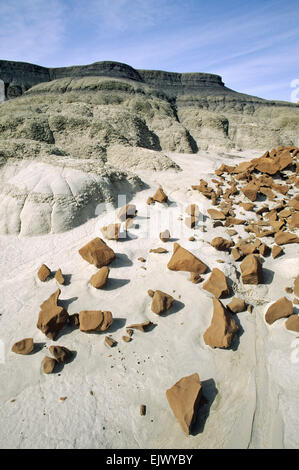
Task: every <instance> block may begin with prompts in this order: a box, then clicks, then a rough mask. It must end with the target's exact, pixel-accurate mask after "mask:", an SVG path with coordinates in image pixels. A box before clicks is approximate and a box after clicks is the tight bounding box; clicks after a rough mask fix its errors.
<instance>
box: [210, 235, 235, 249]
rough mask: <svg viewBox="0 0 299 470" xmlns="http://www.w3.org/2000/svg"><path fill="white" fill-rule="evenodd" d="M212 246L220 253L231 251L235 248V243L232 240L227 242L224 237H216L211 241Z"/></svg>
mask: <svg viewBox="0 0 299 470" xmlns="http://www.w3.org/2000/svg"><path fill="white" fill-rule="evenodd" d="M211 245H212V246H213V247H214V248H215V249H216V250H218V251H230V249H231V248H232V247H233V246H234V242H233V241H232V240H226V239H225V238H222V237H215V238H213V240H212V241H211Z"/></svg>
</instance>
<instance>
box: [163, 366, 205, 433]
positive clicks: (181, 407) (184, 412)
mask: <svg viewBox="0 0 299 470" xmlns="http://www.w3.org/2000/svg"><path fill="white" fill-rule="evenodd" d="M201 395H202V385H201V382H200V379H199V375H198V374H196V373H195V374H192V375H189V376H187V377H183V378H182V379H180V380H179V381H178V382H176V383H175V384H174V385H173V386H172V387H171V388H169V389H168V390H166V397H167V400H168V403H169V405H170V407H171V409H172V412H173V414H174V416H175V417H176V419H177V420H178V422H179V424H180V426H181V428H182V429H183V431H184V433H185V434H187V435H189V434H190V431H191V428H192V425H193V423H194V422H195V420H196V416H197V413H198V409H199V405H200V399H201Z"/></svg>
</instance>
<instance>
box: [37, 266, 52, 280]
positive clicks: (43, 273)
mask: <svg viewBox="0 0 299 470" xmlns="http://www.w3.org/2000/svg"><path fill="white" fill-rule="evenodd" d="M50 274H51V271H50V269H49V268H48V266H46V265H45V264H42V265H41V267H40V268H39V270H38V272H37V276H38V278H39V280H40V281H42V282H45V281H46V280H47V279H48V277H49V276H50Z"/></svg>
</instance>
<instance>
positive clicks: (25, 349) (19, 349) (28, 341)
mask: <svg viewBox="0 0 299 470" xmlns="http://www.w3.org/2000/svg"><path fill="white" fill-rule="evenodd" d="M33 349H34V342H33V338H24V339H21V340H20V341H17V342H16V343H15V344H14V345H13V346H12V348H11V350H12V352H14V353H16V354H23V355H26V354H30V353H31V352H32V351H33Z"/></svg>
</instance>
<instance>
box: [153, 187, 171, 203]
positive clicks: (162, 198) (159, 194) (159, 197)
mask: <svg viewBox="0 0 299 470" xmlns="http://www.w3.org/2000/svg"><path fill="white" fill-rule="evenodd" d="M153 199H154V201H157V202H161V203H162V202H167V199H168V197H167V196H166V194H165V193H164V191H163V189H162V188H158V189H157V191H156V192H155V194H154V196H153Z"/></svg>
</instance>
